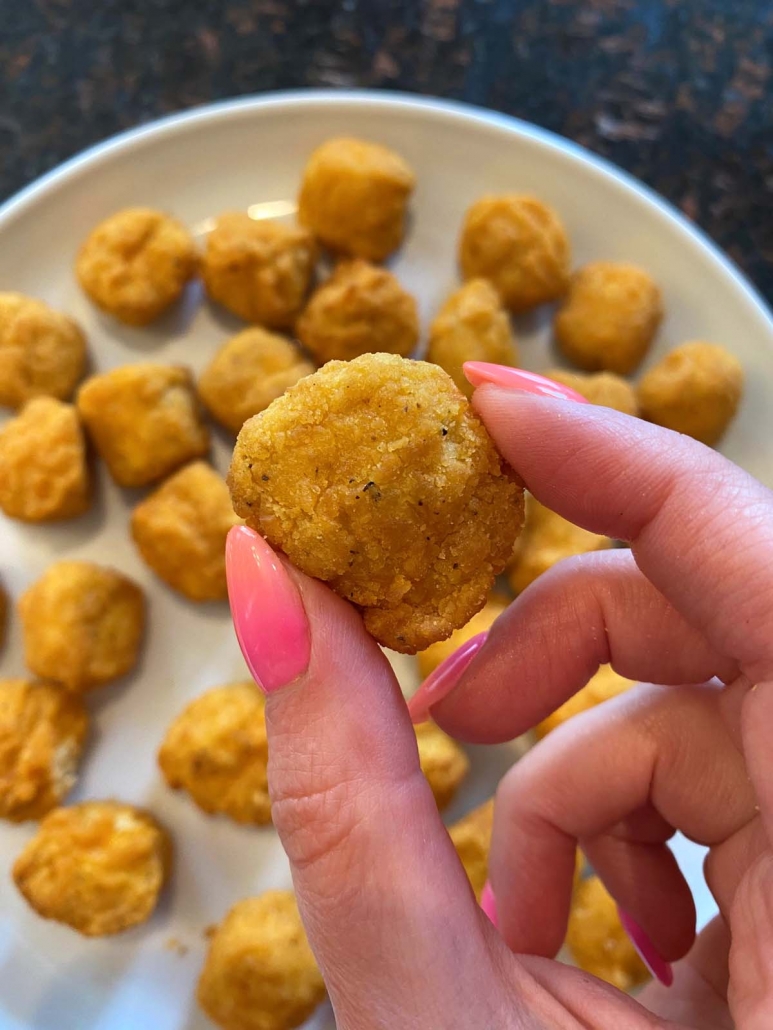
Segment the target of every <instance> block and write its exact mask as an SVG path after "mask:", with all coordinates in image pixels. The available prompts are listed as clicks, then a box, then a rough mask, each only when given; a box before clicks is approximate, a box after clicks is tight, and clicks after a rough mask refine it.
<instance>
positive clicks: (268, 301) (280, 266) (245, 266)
mask: <svg viewBox="0 0 773 1030" xmlns="http://www.w3.org/2000/svg"><path fill="white" fill-rule="evenodd" d="M316 260H317V247H316V244H315V243H314V239H313V237H312V235H311V233H310V232H309V231H308V230H307V229H302V228H300V227H299V226H288V225H283V224H282V223H281V222H273V221H270V220H268V219H261V220H256V219H254V218H250V216H249V215H248V214H247V213H246V212H245V211H230V212H228V213H227V214H224V215H221V216H220V217H219V218H218V219H217V221H216V223H215V227H214V228H213V229H212V231H211V232H210V234H209V236H208V237H207V245H206V249H205V251H204V261H203V264H202V276H203V278H204V286H205V287H206V290H207V293H208V294H209V296H210V298H211V299H212V300H214V301H217V303H218V304H222V305H223V307H224V308H228V310H229V311H232V312H233V313H234V314H235V315H238V316H239V317H240V318H243V319H245V321H247V322H257V323H258V324H259V325H264V326H268V328H270V329H288V328H290V326H292V324H293V322H294V321H295V319H296V317H297V316H298V313H299V312H300V310H301V308H302V307H303V303H304V301H305V299H306V294H307V293H308V292H309V287H310V286H311V280H312V277H313V275H314V266H315V263H316Z"/></svg>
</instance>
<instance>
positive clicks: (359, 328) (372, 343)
mask: <svg viewBox="0 0 773 1030" xmlns="http://www.w3.org/2000/svg"><path fill="white" fill-rule="evenodd" d="M296 332H297V334H298V339H299V340H300V341H301V343H302V344H303V345H304V347H306V348H307V350H309V351H310V352H311V353H312V354H313V355H314V357H315V358H316V359H317V361H318V362H319V363H320V364H322V363H324V362H325V361H331V360H341V361H349V360H351V359H352V358H356V357H358V356H359V355H360V354H371V353H374V352H376V351H384V352H385V353H389V354H401V355H402V356H403V357H407V356H408V355H409V354H410V353H411V351H412V350H413V349H414V347H415V346H416V344H417V343H418V340H419V314H418V310H417V308H416V301H415V300H414V299H413V297H412V296H411V295H410V293H407V292H406V291H405V290H404V289H403V288H402V286H401V285H400V283H399V282H398V280H397V279H396V278H395V276H393V275H392V273H391V272H387V271H386V269H384V268H377V267H376V266H375V265H370V264H368V262H367V261H359V260H357V261H342V262H341V263H340V264H339V265H338V267H337V268H336V270H335V271H334V272H333V274H332V275H331V276H330V278H329V279H328V280H327V282H325V283H323V284H322V286H320V287H319V289H318V290H317V291H316V293H315V294H314V295H313V296H312V298H311V300H310V301H309V303H308V306H307V307H306V310H305V311H304V312H303V314H302V315H301V317H300V318H299V319H298V324H297V326H296Z"/></svg>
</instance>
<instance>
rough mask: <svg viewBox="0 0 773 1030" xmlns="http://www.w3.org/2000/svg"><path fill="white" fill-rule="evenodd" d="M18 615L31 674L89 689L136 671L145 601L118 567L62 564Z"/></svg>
mask: <svg viewBox="0 0 773 1030" xmlns="http://www.w3.org/2000/svg"><path fill="white" fill-rule="evenodd" d="M19 615H20V616H21V621H22V629H23V633H24V652H25V659H26V662H27V665H28V667H29V668H30V669H31V670H32V672H34V673H35V675H36V676H40V677H41V678H42V679H50V680H54V681H55V682H56V683H62V684H63V685H64V686H65V687H67V689H68V690H73V691H84V690H91V689H92V688H94V687H99V686H101V685H102V684H103V683H109V682H110V680H114V679H117V678H118V677H119V676H123V675H124V674H125V673H127V672H129V670H130V669H131V668H133V666H134V664H135V662H136V661H137V655H138V653H139V648H140V643H141V640H142V634H143V630H144V626H145V600H144V598H143V595H142V591H141V590H140V588H139V587H138V586H137V585H136V583H134V582H132V580H130V579H128V578H127V577H126V576H123V575H121V573H120V572H116V570H115V569H110V568H105V567H103V566H101V565H95V564H93V562H88V561H59V562H55V563H54V564H53V565H50V566H49V567H48V569H47V570H46V572H45V573H44V574H43V576H41V578H40V579H39V580H37V582H35V583H33V584H32V586H31V587H29V588H28V589H27V590H26V591H25V592H24V593H23V594H22V596H21V597H20V598H19Z"/></svg>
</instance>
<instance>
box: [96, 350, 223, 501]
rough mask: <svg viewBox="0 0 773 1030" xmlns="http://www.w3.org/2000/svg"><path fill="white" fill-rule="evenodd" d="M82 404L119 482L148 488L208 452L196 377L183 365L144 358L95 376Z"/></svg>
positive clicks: (108, 465) (207, 434) (106, 461)
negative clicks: (194, 380)
mask: <svg viewBox="0 0 773 1030" xmlns="http://www.w3.org/2000/svg"><path fill="white" fill-rule="evenodd" d="M77 404H78V413H79V414H80V416H81V418H82V419H83V421H84V423H85V425H86V428H87V430H88V432H89V435H90V437H91V439H92V440H93V441H94V446H95V447H96V449H97V451H98V452H99V454H100V456H101V457H102V458H103V459H104V461H105V463H106V465H107V467H108V470H109V471H110V475H111V476H112V477H113V479H114V480H115V481H116V483H118V485H119V486H147V485H148V483H152V482H154V481H155V480H157V479H161V478H162V477H163V476H168V475H169V473H170V472H174V470H175V469H176V468H179V466H180V465H184V464H185V462H186V461H191V459H193V458H201V457H203V456H204V455H205V454H206V453H207V451H208V450H209V433H208V432H207V428H206V426H205V425H204V423H203V422H202V419H201V411H200V406H199V403H198V399H197V397H196V394H195V392H194V388H193V377H192V376H191V373H190V372H189V370H188V369H187V368H183V367H182V366H180V365H156V364H153V363H151V362H141V363H140V364H137V365H124V366H122V367H121V368H114V369H113V370H112V371H110V372H105V373H103V374H102V375H97V376H92V377H91V379H89V380H87V381H86V382H85V383H84V384H83V386H82V387H81V388H80V390H79V391H78V400H77Z"/></svg>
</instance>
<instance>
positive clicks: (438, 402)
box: [229, 354, 522, 654]
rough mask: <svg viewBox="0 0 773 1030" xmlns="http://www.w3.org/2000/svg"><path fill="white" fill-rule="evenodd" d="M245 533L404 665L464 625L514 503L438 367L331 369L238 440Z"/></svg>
mask: <svg viewBox="0 0 773 1030" xmlns="http://www.w3.org/2000/svg"><path fill="white" fill-rule="evenodd" d="M229 485H230V488H231V496H232V498H233V501H234V506H235V509H236V511H237V513H238V514H240V515H241V516H242V517H243V518H245V520H246V521H247V524H248V525H250V526H251V527H252V528H254V529H256V530H257V531H258V532H260V533H262V534H263V535H264V536H265V537H266V538H267V539H268V541H269V542H270V543H271V544H272V545H273V546H275V547H277V548H279V549H280V550H283V551H284V552H285V553H286V554H287V555H288V557H289V558H290V560H291V561H292V562H294V563H295V564H296V565H297V566H298V567H299V568H300V569H302V570H303V571H305V572H307V573H308V574H309V575H312V576H315V577H317V578H318V579H322V580H325V581H326V582H328V583H329V584H330V585H331V586H332V587H333V589H334V590H336V591H337V592H338V593H339V594H341V595H342V596H343V597H345V598H347V599H348V600H350V601H352V602H353V603H354V604H356V605H358V606H359V607H360V608H361V609H362V610H363V615H364V619H365V625H366V628H367V629H368V630H369V631H370V632H371V633H372V634H373V636H375V638H376V639H377V640H378V641H379V642H380V643H382V644H384V645H385V646H387V647H391V648H393V649H394V650H396V651H402V652H403V653H407V654H412V653H415V652H416V651H417V650H421V649H422V648H425V647H428V646H429V645H430V644H431V643H434V642H435V641H436V640H442V639H444V638H445V637H447V636H449V635H450V634H451V633H452V632H453V630H454V629H456V628H458V627H459V626H461V625H464V623H465V622H467V621H468V620H469V619H470V618H471V617H472V615H473V614H474V613H475V612H476V611H478V610H479V609H480V608H481V607H482V606H483V605H484V604H485V601H486V598H487V596H488V593H489V590H490V589H491V585H492V583H493V581H494V577H495V576H496V575H497V574H498V573H499V572H500V571H501V570H502V568H503V566H504V564H505V563H506V562H507V561H508V559H509V558H510V555H511V554H512V548H513V541H514V539H515V536H516V534H517V532H518V530H519V527H520V525H521V521H522V490H521V487H520V486H519V485H518V483H517V482H516V480H515V477H514V476H513V474H512V472H511V471H510V470H509V469H508V468H507V467H506V466H505V464H504V462H503V460H502V458H501V457H500V456H499V454H498V453H497V451H496V450H495V448H494V445H493V443H492V442H491V439H490V438H489V436H488V433H487V432H486V430H485V429H484V427H483V424H482V423H481V422H480V420H479V419H478V418H477V416H476V415H475V414H474V412H473V411H472V409H471V408H470V406H469V404H468V402H467V400H466V399H465V398H464V397H463V396H462V394H461V393H459V391H458V390H457V389H456V387H455V386H454V384H453V382H452V381H451V379H450V378H449V377H448V376H447V375H446V374H445V372H443V371H442V369H440V368H438V367H437V366H436V365H432V364H429V363H428V362H423V361H408V360H406V359H404V358H399V357H396V356H395V355H390V354H367V355H363V356H362V357H359V358H356V359H355V360H354V361H350V362H340V361H334V362H329V363H328V364H327V365H325V366H324V368H322V369H320V371H318V372H316V373H315V374H314V375H313V376H308V377H307V378H306V379H302V380H301V381H300V382H299V383H298V384H297V385H296V386H294V387H292V388H291V389H290V390H288V391H287V393H286V394H285V395H284V396H283V397H281V398H280V399H279V400H277V401H274V403H273V404H272V405H271V406H270V407H269V408H267V409H266V410H265V411H264V412H262V413H261V414H260V415H256V416H255V418H252V419H250V420H249V422H247V423H246V424H245V425H244V427H243V428H242V431H241V433H240V434H239V438H238V440H237V442H236V449H235V451H234V458H233V462H232V464H231V471H230V474H229Z"/></svg>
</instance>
